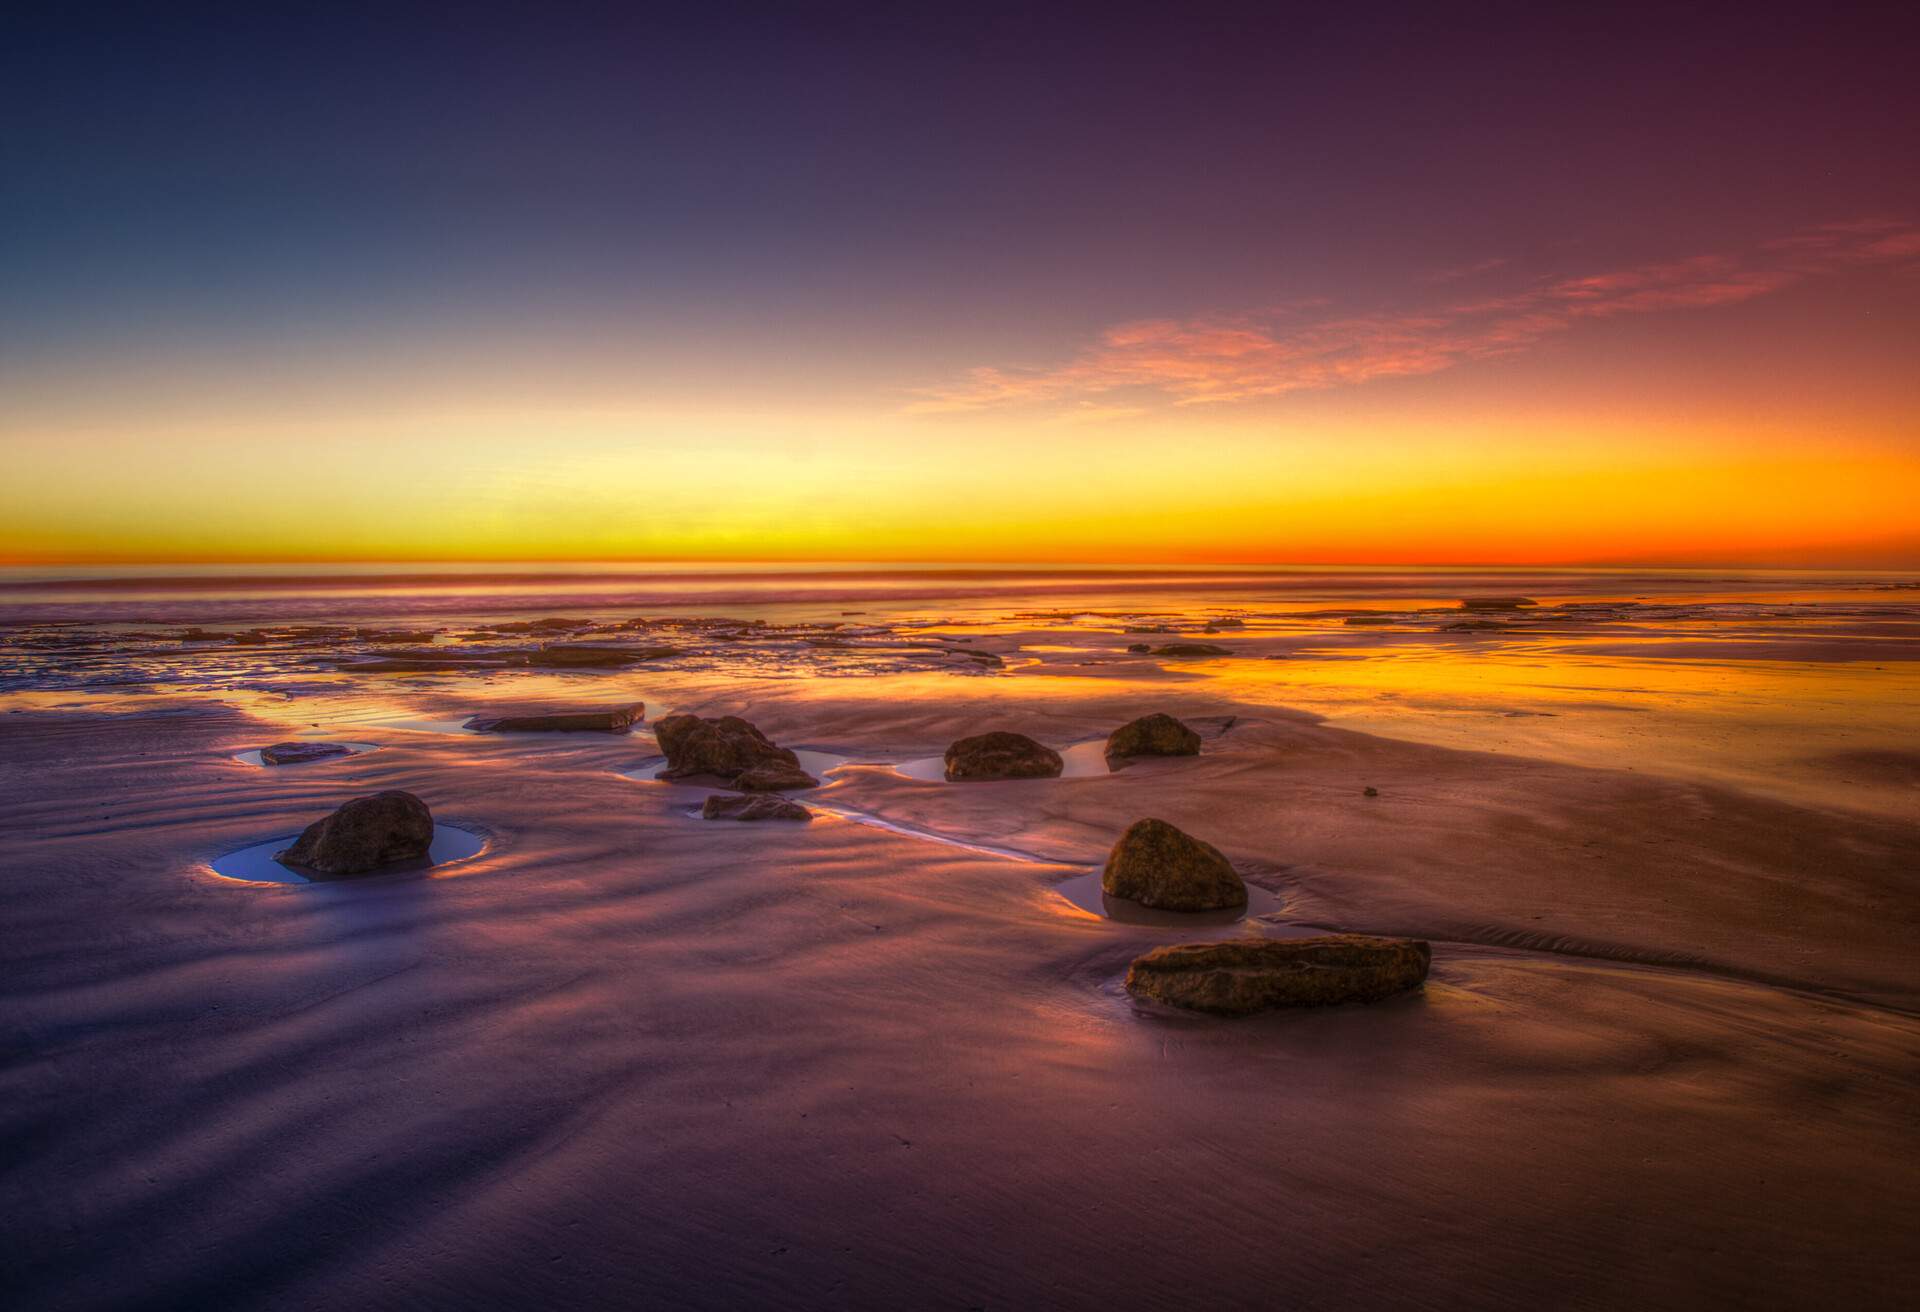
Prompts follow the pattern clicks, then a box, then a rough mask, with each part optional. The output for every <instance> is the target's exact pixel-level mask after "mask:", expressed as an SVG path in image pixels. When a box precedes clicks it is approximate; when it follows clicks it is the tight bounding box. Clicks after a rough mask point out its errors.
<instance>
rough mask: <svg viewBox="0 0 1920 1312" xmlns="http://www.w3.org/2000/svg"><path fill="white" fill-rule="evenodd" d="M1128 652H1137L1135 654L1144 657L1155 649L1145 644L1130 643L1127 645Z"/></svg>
mask: <svg viewBox="0 0 1920 1312" xmlns="http://www.w3.org/2000/svg"><path fill="white" fill-rule="evenodd" d="M1127 650H1128V651H1130V652H1135V653H1138V654H1141V655H1144V654H1146V653H1147V652H1150V651H1152V650H1153V648H1151V647H1149V646H1148V645H1147V644H1146V643H1144V642H1130V643H1128V644H1127Z"/></svg>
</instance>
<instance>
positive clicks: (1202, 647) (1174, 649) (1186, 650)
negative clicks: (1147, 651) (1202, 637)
mask: <svg viewBox="0 0 1920 1312" xmlns="http://www.w3.org/2000/svg"><path fill="white" fill-rule="evenodd" d="M1153 654H1154V655H1155V656H1231V655H1233V653H1232V652H1231V651H1228V650H1227V649H1226V648H1225V647H1221V646H1218V645H1217V644H1215V643H1211V642H1170V643H1168V644H1167V645H1166V646H1164V647H1155V648H1154V649H1153Z"/></svg>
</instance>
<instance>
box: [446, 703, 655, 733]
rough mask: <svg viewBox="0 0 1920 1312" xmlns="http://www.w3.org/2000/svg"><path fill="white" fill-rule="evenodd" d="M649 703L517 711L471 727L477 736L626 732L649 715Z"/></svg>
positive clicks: (475, 719)
mask: <svg viewBox="0 0 1920 1312" xmlns="http://www.w3.org/2000/svg"><path fill="white" fill-rule="evenodd" d="M646 709H647V708H646V703H644V702H629V703H627V704H626V705H624V706H604V707H601V708H600V709H598V710H592V711H559V710H551V711H533V710H529V711H517V712H513V713H511V714H507V715H476V716H474V717H473V718H472V719H470V720H468V721H467V728H469V729H472V730H474V731H475V732H477V733H625V732H626V731H627V730H628V729H630V728H632V727H633V723H634V721H635V720H638V719H639V718H640V717H641V715H643V714H644V713H645V712H646Z"/></svg>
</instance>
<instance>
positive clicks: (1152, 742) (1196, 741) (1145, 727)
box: [1107, 712, 1200, 756]
mask: <svg viewBox="0 0 1920 1312" xmlns="http://www.w3.org/2000/svg"><path fill="white" fill-rule="evenodd" d="M1107 755H1108V756H1198V755H1200V735H1199V734H1197V733H1195V732H1194V731H1193V730H1192V729H1189V728H1188V727H1187V726H1186V725H1184V724H1182V723H1180V721H1178V720H1176V719H1174V718H1173V717H1172V716H1171V715H1162V714H1159V713H1158V712H1156V713H1155V714H1153V715H1143V716H1141V717H1140V718H1139V719H1137V720H1135V721H1134V722H1133V723H1131V724H1123V725H1121V726H1120V727H1119V728H1118V729H1115V730H1114V731H1113V732H1112V733H1111V734H1109V735H1108V736H1107Z"/></svg>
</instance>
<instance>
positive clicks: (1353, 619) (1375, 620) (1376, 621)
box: [1346, 615, 1400, 629]
mask: <svg viewBox="0 0 1920 1312" xmlns="http://www.w3.org/2000/svg"><path fill="white" fill-rule="evenodd" d="M1346 623H1347V625H1348V626H1349V627H1351V628H1356V629H1360V628H1373V627H1377V626H1379V625H1382V624H1398V623H1400V617H1399V616H1398V615H1349V616H1347V618H1346Z"/></svg>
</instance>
